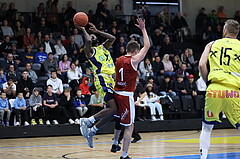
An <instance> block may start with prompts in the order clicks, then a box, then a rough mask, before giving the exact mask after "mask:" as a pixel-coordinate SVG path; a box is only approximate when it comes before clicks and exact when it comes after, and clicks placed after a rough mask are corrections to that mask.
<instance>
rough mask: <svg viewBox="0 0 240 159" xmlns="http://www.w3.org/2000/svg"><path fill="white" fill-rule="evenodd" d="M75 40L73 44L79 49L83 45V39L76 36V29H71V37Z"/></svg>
mask: <svg viewBox="0 0 240 159" xmlns="http://www.w3.org/2000/svg"><path fill="white" fill-rule="evenodd" d="M72 36H73V37H74V39H75V43H76V44H77V45H78V47H79V48H81V47H82V46H83V44H84V42H83V38H82V35H80V34H78V29H77V28H74V29H73V35H72Z"/></svg>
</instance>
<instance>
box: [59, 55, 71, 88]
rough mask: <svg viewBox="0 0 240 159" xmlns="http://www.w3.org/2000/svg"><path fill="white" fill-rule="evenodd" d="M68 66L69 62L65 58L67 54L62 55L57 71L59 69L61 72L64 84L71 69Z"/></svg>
mask: <svg viewBox="0 0 240 159" xmlns="http://www.w3.org/2000/svg"><path fill="white" fill-rule="evenodd" d="M70 64H71V62H70V61H68V56H67V54H64V55H63V56H62V60H61V61H59V69H60V71H61V74H62V78H63V81H64V83H65V81H66V80H67V72H68V70H70V69H71V67H70Z"/></svg>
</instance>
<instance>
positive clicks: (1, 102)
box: [0, 92, 11, 126]
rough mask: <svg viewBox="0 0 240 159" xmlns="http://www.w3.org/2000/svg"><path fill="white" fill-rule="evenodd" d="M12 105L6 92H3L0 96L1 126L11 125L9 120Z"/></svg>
mask: <svg viewBox="0 0 240 159" xmlns="http://www.w3.org/2000/svg"><path fill="white" fill-rule="evenodd" d="M5 114H6V124H4V118H3V117H4V115H5ZM10 114H11V111H10V107H9V104H8V98H7V96H6V93H5V92H2V93H1V98H0V126H9V120H10Z"/></svg>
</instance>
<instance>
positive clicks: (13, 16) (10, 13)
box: [6, 2, 17, 24]
mask: <svg viewBox="0 0 240 159" xmlns="http://www.w3.org/2000/svg"><path fill="white" fill-rule="evenodd" d="M16 12H17V9H15V4H14V3H13V2H11V3H10V4H9V9H8V10H7V12H6V18H7V20H8V21H9V22H10V23H11V24H13V22H14V21H15V20H16Z"/></svg>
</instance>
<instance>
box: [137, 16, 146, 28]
mask: <svg viewBox="0 0 240 159" xmlns="http://www.w3.org/2000/svg"><path fill="white" fill-rule="evenodd" d="M137 23H138V24H135V25H136V26H137V27H138V28H139V29H141V30H142V29H144V28H145V20H144V19H141V18H138V19H137Z"/></svg>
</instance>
